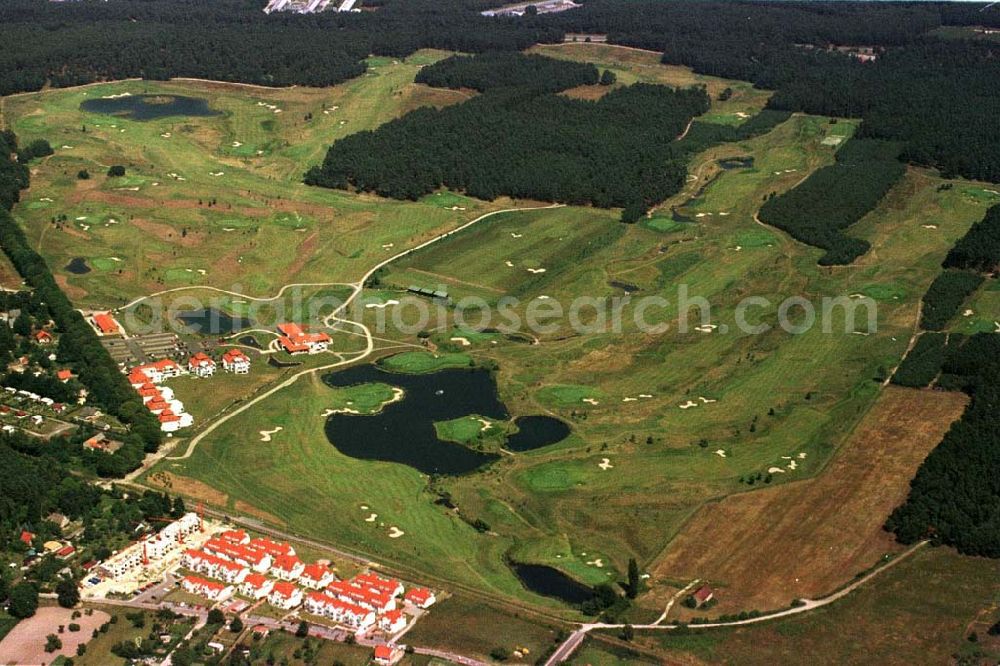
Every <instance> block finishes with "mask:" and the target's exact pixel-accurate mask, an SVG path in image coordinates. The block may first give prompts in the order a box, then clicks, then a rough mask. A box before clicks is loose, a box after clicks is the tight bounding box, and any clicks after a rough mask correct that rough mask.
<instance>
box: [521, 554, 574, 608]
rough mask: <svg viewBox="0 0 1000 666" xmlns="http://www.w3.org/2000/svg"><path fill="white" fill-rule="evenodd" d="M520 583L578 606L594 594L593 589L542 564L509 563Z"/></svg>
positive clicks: (544, 594)
mask: <svg viewBox="0 0 1000 666" xmlns="http://www.w3.org/2000/svg"><path fill="white" fill-rule="evenodd" d="M509 566H510V568H511V570H512V571H513V572H514V573H515V574H517V577H518V579H519V580H520V581H521V584H522V585H524V586H525V587H526V588H528V589H529V590H531V591H532V592H534V593H535V594H540V595H542V596H545V597H553V598H555V599H559V600H560V601H565V602H566V603H568V604H571V605H573V606H579V605H580V604H582V603H583V602H584V601H587V600H588V599H590V598H592V597H593V596H594V591H593V590H592V589H591V588H590V587H588V586H586V585H584V584H583V583H581V582H580V581H578V580H576V579H575V578H570V577H569V576H567V575H566V574H564V573H563V572H562V571H559V570H558V569H554V568H552V567H547V566H545V565H544V564H521V563H519V562H511V563H510V565H509Z"/></svg>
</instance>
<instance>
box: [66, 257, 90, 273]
mask: <svg viewBox="0 0 1000 666" xmlns="http://www.w3.org/2000/svg"><path fill="white" fill-rule="evenodd" d="M66 270H67V271H69V272H70V273H72V274H73V275H86V274H87V273H89V272H90V266H88V265H87V260H86V259H84V258H83V257H73V258H72V259H71V260H70V262H69V263H68V264H66Z"/></svg>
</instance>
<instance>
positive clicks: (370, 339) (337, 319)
mask: <svg viewBox="0 0 1000 666" xmlns="http://www.w3.org/2000/svg"><path fill="white" fill-rule="evenodd" d="M547 208H562V204H553V205H550V206H532V207H525V208H505V209H502V210H495V211H492V212H490V213H486V214H484V215H480V216H479V217H477V218H475V219H473V220H470V221H469V222H466V223H465V224H463V225H461V226H458V227H456V228H455V229H452V230H451V231H448V232H445V233H443V234H440V235H438V236H435V237H434V238H431V239H430V240H427V241H424V242H423V243H420V244H419V245H416V246H414V247H412V248H410V249H408V250H403V251H402V252H399V253H397V254H395V255H393V256H392V257H389V258H388V259H385V260H383V261H381V262H379V263H378V264H376V265H375V266H374V267H372V268H371V269H369V270H368V272H367V273H365V274H364V275H363V276H362V277H361V279H360V280H358V281H357V282H354V283H342V282H335V283H325V284H322V285H285V286H284V287H282V288H281V289H280V290H279V291H278V294H277V295H276V296H272V297H270V298H268V299H256V300H274V299H276V298H280V297H281V295H282V294H283V293H284V292H285V290H287V289H288V288H290V287H294V286H331V285H339V286H346V287H351V289H352V290H353V291H352V292H351V295H350V296H348V297H347V298H346V299H344V302H343V303H342V304H341V305H340V306H339V307H337V308H336V309H335V310H334V311H333V312H332V313H330V315H328V316H327V317H326V318H325V319H324V320H323V324H324V326H327V327H328V328H333V326H334V324H346V325H348V326H354V327H356V328H358V329H360V330H361V332H362V335H363V336H364V337H365V349H364V350H363V351H360V352H352V353H351V356H349V357H348V358H341V359H340V360H338V361H337V362H336V363H330V364H327V365H322V366H319V367H315V368H309V369H308V370H303V371H301V372H298V373H296V374H294V375H292V376H291V377H289V378H288V379H286V380H285V381H283V382H281V383H280V384H278V385H276V386H274V387H272V388H270V389H268V390H267V391H265V392H263V393H261V394H259V395H257V396H256V397H255V398H253V399H251V400H250V401H248V402H246V403H243V404H242V405H240V406H239V407H238V408H236V409H235V410H233V411H230V412H226V414H224V415H223V416H222V417H221V418H219V419H218V420H216V421H213V422H212V423H211V424H209V426H208V427H207V428H205V429H204V430H202V431H201V432H200V433H198V434H197V435H195V436H194V437H193V438H192V439H191V441H190V442H188V445H187V448H186V449H185V451H184V453H182V454H181V455H179V456H170V457H165V459H166V460H183V459H185V458H188V457H190V456H191V454H193V453H194V451H195V449H196V448H197V446H198V444H199V443H200V442H201V441H202V440H203V439H204V438H205V437H206V436H207V435H209V434H211V433H213V432H214V431H215V430H216V428H218V427H219V426H221V425H222V424H223V423H225V422H226V421H228V420H229V419H231V418H233V417H234V416H237V415H239V414H242V413H243V412H245V411H247V410H248V409H250V408H251V407H253V406H255V405H256V404H258V403H259V402H261V401H262V400H265V399H266V398H269V397H270V396H272V395H274V394H275V393H277V392H278V391H281V390H282V389H285V388H288V387H289V386H291V385H293V384H294V383H295V382H297V381H298V380H299V378H301V377H303V376H305V375H311V374H315V373H317V372H325V371H327V370H333V369H335V368H339V367H341V366H345V365H348V364H351V363H356V362H359V361H363V360H364V359H366V358H368V357H369V356H370V355H371V353H372V352H373V351H374V350H375V337H374V336H373V335H372V332H371V331H370V330H369V329H368V327H367V326H365V325H364V324H363V323H361V322H356V321H354V320H351V319H344V318H342V317H341V316H340V314H341V313H342V312H344V311H345V310H346V309H347V308H348V306H350V304H351V302H352V301H354V299H355V298H357V297H358V295H359V294H360V293H361V291H362V290H363V289H364V284H365V282H367V281H368V280H369V278H371V276H372V275H374V274H375V273H376V272H377V271H378V270H380V269H381V268H383V267H385V266H388V265H389V264H391V263H392V262H394V261H397V260H399V259H401V258H403V257H405V256H407V255H410V254H412V253H414V252H416V251H418V250H421V249H423V248H425V247H428V246H429V245H432V244H434V243H437V242H438V241H441V240H444V239H445V238H448V237H450V236H452V235H454V234H457V233H459V232H461V231H464V230H465V229H468V228H469V227H471V226H472V225H474V224H476V223H478V222H481V221H482V220H485V219H487V218H490V217H493V216H494V215H499V214H501V213H510V212H519V211H529V210H544V209H547ZM194 288H197V289H205V288H206V287H194ZM183 289H192V287H178V288H175V289H167V290H164V291H162V292H158V293H159V294H163V293H168V292H172V291H180V290H183ZM210 289H213V290H214V291H219V292H222V293H226V294H230V295H234V296H239V297H240V298H252V297H249V296H246V295H244V294H239V293H236V292H232V291H227V290H225V289H217V288H215V287H210ZM156 295H158V294H153V296H156ZM145 298H149V297H143V298H139V299H136V300H135V301H133V302H132V303H130V304H129V305H128V306H126V307H130V306H131V305H134V304H135V303H138V302H141V301H142V300H145ZM345 355H346V354H345Z"/></svg>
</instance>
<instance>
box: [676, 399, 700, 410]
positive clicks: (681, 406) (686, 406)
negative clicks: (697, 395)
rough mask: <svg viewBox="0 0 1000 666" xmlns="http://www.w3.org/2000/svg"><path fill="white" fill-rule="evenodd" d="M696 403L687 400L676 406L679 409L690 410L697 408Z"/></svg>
mask: <svg viewBox="0 0 1000 666" xmlns="http://www.w3.org/2000/svg"><path fill="white" fill-rule="evenodd" d="M697 406H698V403H697V402H695V401H694V400H688V401H687V402H685V403H684V404H683V405H678V407H680V408H681V409H691V408H692V407H697Z"/></svg>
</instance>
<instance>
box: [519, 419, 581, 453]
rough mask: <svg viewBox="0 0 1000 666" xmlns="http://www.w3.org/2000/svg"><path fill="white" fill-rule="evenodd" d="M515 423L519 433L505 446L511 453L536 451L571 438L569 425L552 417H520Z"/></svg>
mask: <svg viewBox="0 0 1000 666" xmlns="http://www.w3.org/2000/svg"><path fill="white" fill-rule="evenodd" d="M514 423H515V425H517V432H516V433H514V434H513V435H511V436H510V437H508V438H507V444H505V445H504V448H505V449H507V450H509V451H534V450H535V449H540V448H542V447H543V446H548V445H549V444H555V443H556V442H561V441H563V440H564V439H566V438H567V437H569V432H570V430H569V425H567V423H566V422H565V421H561V420H559V419H557V418H555V417H552V416H519V417H518V418H516V419H514Z"/></svg>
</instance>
